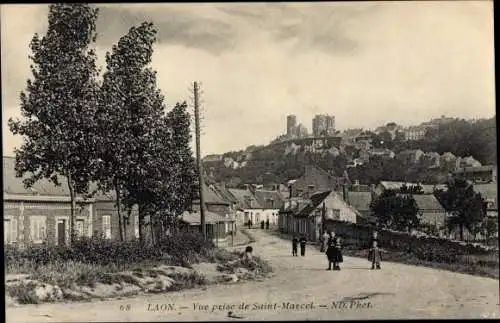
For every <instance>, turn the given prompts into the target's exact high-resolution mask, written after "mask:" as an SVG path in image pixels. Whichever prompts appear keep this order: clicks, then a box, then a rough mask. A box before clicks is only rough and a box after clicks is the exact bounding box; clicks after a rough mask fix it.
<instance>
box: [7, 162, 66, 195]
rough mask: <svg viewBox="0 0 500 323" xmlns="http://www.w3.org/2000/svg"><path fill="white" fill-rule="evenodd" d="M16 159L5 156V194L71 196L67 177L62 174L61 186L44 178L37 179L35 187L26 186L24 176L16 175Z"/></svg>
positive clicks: (60, 178)
mask: <svg viewBox="0 0 500 323" xmlns="http://www.w3.org/2000/svg"><path fill="white" fill-rule="evenodd" d="M15 164H16V159H15V158H14V157H5V156H4V157H3V192H4V194H5V193H7V194H16V195H46V196H69V190H68V187H67V185H66V180H65V177H63V176H60V177H59V182H61V186H55V185H54V184H53V183H51V182H50V181H49V180H47V179H45V178H43V179H41V180H39V181H37V182H36V183H35V184H34V185H33V187H31V188H25V187H24V184H23V180H24V179H25V178H28V177H29V176H26V175H25V176H24V177H23V178H19V177H16V171H15Z"/></svg>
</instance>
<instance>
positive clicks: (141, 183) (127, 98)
mask: <svg viewBox="0 0 500 323" xmlns="http://www.w3.org/2000/svg"><path fill="white" fill-rule="evenodd" d="M155 35H156V30H155V29H154V26H153V24H152V23H148V22H144V23H142V24H140V25H139V26H138V27H132V28H130V30H129V32H128V33H127V34H126V35H124V36H123V37H121V38H120V40H119V41H118V44H117V45H115V46H113V49H112V53H108V54H107V55H106V60H107V66H108V70H107V73H106V74H105V77H104V82H103V93H104V95H103V105H102V111H101V112H102V115H101V118H100V120H101V121H102V123H101V124H102V125H103V126H104V127H108V130H109V131H115V132H113V133H112V132H108V133H107V134H106V135H105V136H104V138H105V139H104V140H105V141H107V142H108V144H109V145H111V147H110V150H109V153H108V154H105V160H106V167H105V168H104V172H103V174H102V175H103V177H104V179H106V180H107V182H108V185H111V186H113V187H114V188H115V189H116V190H117V191H119V190H120V189H121V190H122V192H121V194H117V195H118V197H119V196H120V195H121V196H122V197H123V198H122V201H123V203H124V205H125V206H126V207H127V208H129V209H130V208H132V206H133V205H134V204H137V205H138V206H139V236H140V240H141V241H143V242H144V241H145V238H146V231H145V229H146V227H145V224H146V217H147V216H148V215H149V214H150V212H151V200H152V199H153V197H152V196H151V195H150V194H149V189H148V184H150V183H151V181H152V180H155V179H156V177H150V172H151V169H152V168H155V167H158V165H157V163H156V160H155V159H154V152H155V150H156V149H159V148H157V147H155V145H157V144H158V137H156V135H157V134H158V130H157V129H158V127H161V121H162V116H163V114H164V109H165V107H164V105H163V101H164V98H163V95H162V94H161V92H160V91H159V90H158V88H157V85H156V72H155V71H153V70H151V68H149V67H148V65H149V64H150V63H151V59H152V54H153V44H154V42H155V41H156V36H155ZM108 117H109V123H107V122H106V121H103V120H105V119H107V118H108ZM113 126H114V127H116V128H112V127H113ZM160 138H161V137H160ZM106 148H107V147H106ZM109 183H110V184H109Z"/></svg>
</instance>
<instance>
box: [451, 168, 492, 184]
mask: <svg viewBox="0 0 500 323" xmlns="http://www.w3.org/2000/svg"><path fill="white" fill-rule="evenodd" d="M455 174H456V175H458V176H463V177H464V178H466V179H468V180H471V181H473V182H476V183H496V181H497V166H496V165H487V166H480V167H461V168H458V169H457V170H456V171H455Z"/></svg>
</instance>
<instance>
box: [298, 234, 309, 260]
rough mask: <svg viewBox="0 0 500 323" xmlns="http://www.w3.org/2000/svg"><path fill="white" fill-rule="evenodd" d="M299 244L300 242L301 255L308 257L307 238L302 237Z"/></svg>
mask: <svg viewBox="0 0 500 323" xmlns="http://www.w3.org/2000/svg"><path fill="white" fill-rule="evenodd" d="M299 242H300V255H301V256H305V255H306V243H307V240H306V237H304V236H301V237H300V240H299Z"/></svg>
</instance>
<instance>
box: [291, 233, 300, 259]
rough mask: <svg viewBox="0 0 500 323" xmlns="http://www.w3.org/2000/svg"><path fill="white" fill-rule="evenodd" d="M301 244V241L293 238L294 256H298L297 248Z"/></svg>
mask: <svg viewBox="0 0 500 323" xmlns="http://www.w3.org/2000/svg"><path fill="white" fill-rule="evenodd" d="M298 244H299V239H297V237H293V239H292V256H297V246H298Z"/></svg>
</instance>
